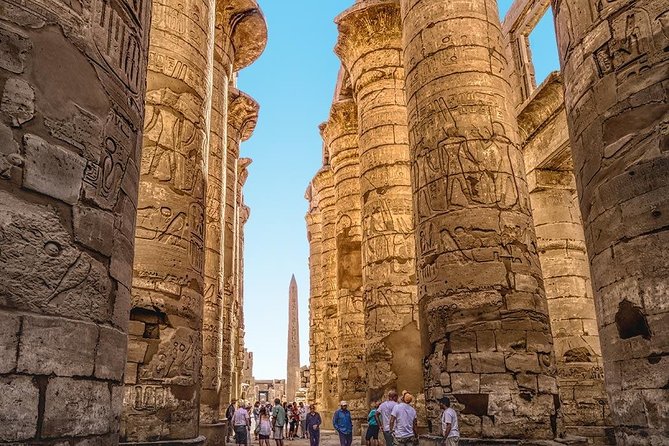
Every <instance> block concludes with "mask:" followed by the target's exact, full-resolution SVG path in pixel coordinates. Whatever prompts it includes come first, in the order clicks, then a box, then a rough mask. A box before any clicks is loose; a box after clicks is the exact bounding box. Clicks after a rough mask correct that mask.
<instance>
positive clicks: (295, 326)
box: [286, 274, 300, 401]
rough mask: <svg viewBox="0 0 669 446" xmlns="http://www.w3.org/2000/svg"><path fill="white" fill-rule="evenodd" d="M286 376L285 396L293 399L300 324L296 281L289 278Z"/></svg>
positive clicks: (297, 363) (298, 366)
mask: <svg viewBox="0 0 669 446" xmlns="http://www.w3.org/2000/svg"><path fill="white" fill-rule="evenodd" d="M286 363H287V372H286V373H287V376H286V398H287V400H288V401H295V393H296V392H297V387H298V382H299V375H300V326H299V322H298V317H297V281H296V280H295V275H294V274H293V277H291V279H290V287H289V289H288V356H287V361H286Z"/></svg>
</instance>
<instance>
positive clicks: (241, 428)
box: [232, 401, 251, 445]
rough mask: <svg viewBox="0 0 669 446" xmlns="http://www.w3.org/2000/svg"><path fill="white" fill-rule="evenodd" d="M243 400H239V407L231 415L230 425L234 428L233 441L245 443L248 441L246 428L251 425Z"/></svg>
mask: <svg viewBox="0 0 669 446" xmlns="http://www.w3.org/2000/svg"><path fill="white" fill-rule="evenodd" d="M244 406H245V404H244V402H243V401H240V402H239V408H238V409H237V410H236V411H235V414H234V415H233V416H232V425H233V426H234V429H235V442H236V443H237V444H243V445H245V444H246V443H247V442H248V430H249V427H250V426H251V418H250V417H249V411H248V409H247V408H246V407H244Z"/></svg>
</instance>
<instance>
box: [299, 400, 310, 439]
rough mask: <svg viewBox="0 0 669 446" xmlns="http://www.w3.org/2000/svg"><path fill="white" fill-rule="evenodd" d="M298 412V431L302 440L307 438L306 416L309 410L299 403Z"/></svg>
mask: <svg viewBox="0 0 669 446" xmlns="http://www.w3.org/2000/svg"><path fill="white" fill-rule="evenodd" d="M298 412H299V414H300V430H301V431H302V438H307V435H308V434H307V414H308V413H309V410H308V409H307V407H306V406H305V405H304V403H303V402H301V401H300V408H299V409H298Z"/></svg>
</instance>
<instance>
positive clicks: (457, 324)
mask: <svg viewBox="0 0 669 446" xmlns="http://www.w3.org/2000/svg"><path fill="white" fill-rule="evenodd" d="M402 6H403V17H402V19H403V23H404V45H405V47H404V60H405V67H406V70H407V75H406V88H407V101H408V104H407V105H408V110H409V127H410V133H409V135H410V142H411V148H412V181H413V187H414V191H415V193H416V197H415V202H416V209H415V212H416V223H417V229H416V230H417V237H416V242H417V250H418V255H417V262H418V265H417V272H418V289H419V299H420V308H421V318H422V319H421V320H422V325H421V326H422V337H423V348H424V353H425V356H426V367H427V369H426V372H425V373H426V384H425V385H426V393H427V398H428V399H429V400H432V401H434V400H435V399H437V398H439V397H441V396H443V395H448V396H449V397H451V398H453V399H455V400H457V401H458V403H459V404H461V405H463V406H464V408H468V407H469V408H471V410H468V412H469V413H468V414H465V415H463V416H462V422H461V423H460V432H461V434H462V435H464V436H473V437H478V436H483V437H498V438H503V437H516V438H517V437H521V438H553V437H554V435H555V434H556V432H555V431H556V426H555V424H554V418H553V417H555V415H556V412H555V411H556V407H555V401H556V396H557V386H556V380H555V377H554V374H555V367H554V356H553V346H552V337H551V331H550V325H549V320H548V314H547V306H546V297H545V293H544V289H543V281H542V273H541V268H540V265H539V258H538V255H537V250H536V236H535V234H534V227H533V222H532V215H531V211H530V205H529V194H528V189H527V184H526V181H525V173H524V164H523V158H522V153H521V151H520V149H519V145H518V135H517V123H516V119H515V111H514V110H512V109H510V107H509V102H510V101H509V100H508V99H509V98H510V97H511V96H510V85H509V83H508V80H507V77H506V73H507V72H508V70H507V61H506V59H505V55H504V52H503V38H502V33H501V30H500V21H499V16H498V11H497V4H496V1H494V0H474V1H470V2H434V1H427V0H417V1H410V0H403V1H402ZM460 407H462V406H460ZM474 407H476V409H473V408H474ZM431 415H432V417H434V416H435V415H437V414H436V413H435V412H432V413H431ZM552 423H553V424H552Z"/></svg>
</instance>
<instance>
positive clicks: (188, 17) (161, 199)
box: [121, 0, 215, 443]
mask: <svg viewBox="0 0 669 446" xmlns="http://www.w3.org/2000/svg"><path fill="white" fill-rule="evenodd" d="M214 8H215V4H214V2H213V1H209V0H192V1H191V2H188V3H187V4H186V5H184V4H183V3H181V2H179V1H175V0H157V1H154V2H153V4H152V16H151V19H152V21H151V39H150V47H149V67H148V68H149V71H148V75H147V90H148V91H147V94H146V119H145V122H144V141H143V149H142V163H141V170H140V175H141V176H140V188H139V205H138V218H137V231H136V252H135V263H134V277H133V289H132V310H131V313H130V319H131V321H130V337H129V340H128V362H127V368H126V375H125V381H126V387H125V396H124V407H125V410H124V413H123V418H122V420H121V439H122V441H126V442H153V441H164V440H169V441H176V442H178V443H190V442H193V441H195V439H196V438H197V437H198V433H199V422H198V421H199V410H200V407H199V405H200V377H201V371H200V366H201V358H202V338H201V336H202V315H203V305H204V299H203V292H204V259H205V247H204V236H205V214H204V210H205V204H206V199H205V194H206V176H207V161H208V137H209V131H210V121H209V116H210V107H211V94H212V84H211V83H212V76H213V65H212V61H213V48H214V32H213V30H214V16H215V11H214ZM202 439H203V438H202Z"/></svg>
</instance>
